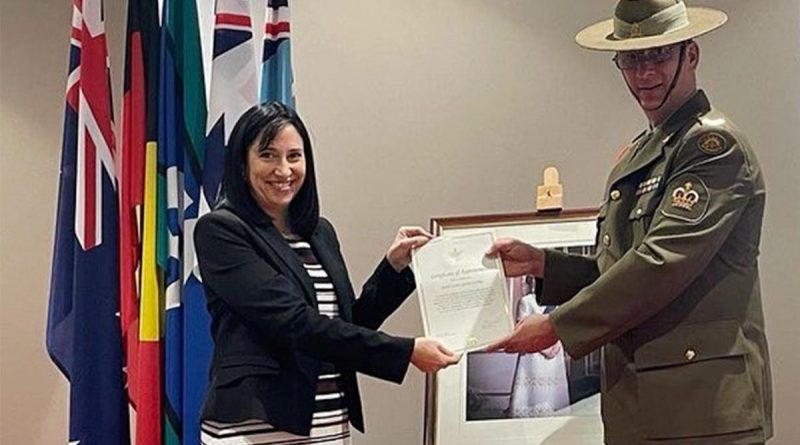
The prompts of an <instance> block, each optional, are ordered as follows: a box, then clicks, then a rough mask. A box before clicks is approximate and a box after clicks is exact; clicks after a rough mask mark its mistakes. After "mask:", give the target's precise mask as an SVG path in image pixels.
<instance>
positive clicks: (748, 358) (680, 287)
mask: <svg viewBox="0 0 800 445" xmlns="http://www.w3.org/2000/svg"><path fill="white" fill-rule="evenodd" d="M605 197H606V199H605V202H604V203H603V205H602V207H601V209H600V213H599V217H598V223H597V228H598V235H597V248H598V252H597V254H596V257H594V258H582V257H578V256H571V255H567V254H563V253H560V252H556V251H547V253H546V260H545V272H544V277H543V280H542V281H541V282H540V283H539V287H540V290H539V293H538V295H539V302H540V304H545V305H560V306H559V307H558V308H557V309H555V310H554V311H553V312H552V313H551V314H550V318H551V320H552V323H553V325H554V327H555V330H556V332H557V334H558V336H559V338H560V339H561V341H562V343H563V345H564V348H565V349H566V350H567V351H568V352H569V354H570V355H571V356H572V357H574V358H578V357H581V356H583V355H585V354H587V353H589V352H590V351H593V350H595V349H597V348H601V347H602V348H603V354H602V380H601V384H602V414H603V422H604V426H605V437H606V443H608V444H614V445H616V444H677V443H679V444H717V443H726V444H727V443H735V444H746V443H747V444H749V443H757V442H762V441H764V440H766V438H768V437H770V436H771V435H772V413H771V411H772V397H771V389H770V388H771V383H770V370H769V355H768V351H767V343H766V337H765V334H764V318H763V314H762V306H761V295H760V289H759V277H758V262H757V258H758V253H759V250H758V246H759V238H760V233H761V223H762V217H763V213H764V199H765V191H764V180H763V178H762V174H761V169H760V167H759V164H758V161H757V159H756V157H755V154H754V153H753V151H752V150H751V148H750V145H749V144H748V142H747V141H746V140H745V138H744V137H743V136H742V134H741V133H740V131H739V130H738V129H737V128H736V127H735V126H734V125H733V124H732V123H731V122H730V121H729V120H728V119H727V118H726V117H725V116H724V115H722V114H721V113H719V112H717V111H715V110H713V109H711V107H710V105H709V102H708V100H707V99H706V96H705V94H704V93H703V92H698V93H697V94H696V95H695V96H694V97H693V98H692V99H690V100H689V101H688V102H687V103H686V104H684V105H683V107H682V108H680V109H679V110H678V111H677V112H676V113H674V114H673V115H672V117H671V118H669V119H668V120H667V121H666V122H665V123H663V124H662V125H660V126H659V127H656V128H654V129H651V130H649V131H647V132H645V133H644V134H643V135H642V136H640V137H638V138H637V139H636V140H635V141H634V142H633V143H632V144H631V146H630V147H629V149H628V150H627V151H626V152H625V154H624V155H623V156H622V157H621V158H620V160H619V162H618V163H617V165H616V166H615V167H614V169H613V170H612V172H611V175H610V177H609V180H608V184H607V186H606V193H605Z"/></svg>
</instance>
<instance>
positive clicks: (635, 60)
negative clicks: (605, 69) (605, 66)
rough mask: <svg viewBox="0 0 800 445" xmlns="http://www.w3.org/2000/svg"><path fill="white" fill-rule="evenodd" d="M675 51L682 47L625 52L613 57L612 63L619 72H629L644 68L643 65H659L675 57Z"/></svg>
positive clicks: (663, 47) (673, 46)
mask: <svg viewBox="0 0 800 445" xmlns="http://www.w3.org/2000/svg"><path fill="white" fill-rule="evenodd" d="M677 49H683V45H682V44H681V45H671V46H662V47H660V48H653V49H647V50H644V51H625V52H621V53H617V55H616V56H614V59H613V60H614V63H615V64H616V65H617V68H619V69H621V70H629V69H633V68H637V67H640V66H644V64H645V63H648V62H650V63H653V64H654V65H660V64H662V63H664V62H666V61H668V60H671V59H672V58H673V57H674V56H675V52H676V50H677Z"/></svg>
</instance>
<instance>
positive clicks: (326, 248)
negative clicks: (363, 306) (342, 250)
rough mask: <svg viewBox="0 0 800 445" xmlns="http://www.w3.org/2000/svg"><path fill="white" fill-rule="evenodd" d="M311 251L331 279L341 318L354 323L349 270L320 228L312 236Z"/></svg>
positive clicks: (353, 296) (352, 295) (353, 297)
mask: <svg viewBox="0 0 800 445" xmlns="http://www.w3.org/2000/svg"><path fill="white" fill-rule="evenodd" d="M310 244H311V249H313V250H314V255H315V256H316V257H317V261H319V263H320V264H321V265H322V267H323V268H324V269H325V272H326V273H327V274H328V277H329V278H330V279H331V283H332V284H333V289H334V291H335V292H336V297H337V299H338V300H339V317H340V318H341V319H342V320H345V321H352V319H353V307H352V305H353V300H354V299H355V295H354V294H353V288H352V287H351V285H350V280H349V278H348V277H347V269H346V268H345V267H344V262H343V261H342V259H341V257H340V255H339V254H338V251H337V250H336V247H335V246H334V245H333V243H331V242H330V241H328V240H327V239H326V237H325V235H323V234H322V233H321V229H320V227H319V226H318V227H317V230H315V231H314V234H313V235H312V236H311V242H310Z"/></svg>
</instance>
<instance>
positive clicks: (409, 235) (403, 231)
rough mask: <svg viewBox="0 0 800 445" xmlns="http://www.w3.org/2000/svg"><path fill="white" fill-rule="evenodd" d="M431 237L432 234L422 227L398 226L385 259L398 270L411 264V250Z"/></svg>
mask: <svg viewBox="0 0 800 445" xmlns="http://www.w3.org/2000/svg"><path fill="white" fill-rule="evenodd" d="M432 238H433V235H431V234H430V233H428V232H427V231H426V230H425V229H423V228H422V227H400V229H399V230H398V231H397V236H396V237H395V238H394V242H392V245H391V246H389V250H388V251H387V252H386V259H387V260H388V261H389V264H391V265H392V268H394V270H395V271H397V272H400V271H401V270H403V269H405V268H406V267H407V266H408V265H409V264H411V251H412V250H414V249H416V248H418V247H422V246H424V245H425V244H427V243H428V241H430V240H431V239H432Z"/></svg>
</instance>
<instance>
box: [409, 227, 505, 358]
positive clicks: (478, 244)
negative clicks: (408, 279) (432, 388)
mask: <svg viewBox="0 0 800 445" xmlns="http://www.w3.org/2000/svg"><path fill="white" fill-rule="evenodd" d="M493 242H494V235H493V234H492V233H491V232H484V233H477V234H470V235H460V236H451V237H448V236H445V237H440V238H436V239H434V240H432V241H430V242H428V244H426V245H425V246H423V247H422V248H420V249H418V250H417V251H415V252H414V254H413V265H414V276H415V279H416V281H417V292H418V295H419V298H420V308H421V310H422V320H423V324H424V327H425V335H427V336H430V337H434V338H437V339H439V340H440V341H441V342H442V343H443V344H444V345H445V346H446V347H447V348H449V349H450V350H453V351H455V352H457V353H458V352H464V351H468V350H474V349H480V348H483V347H485V346H487V345H489V344H490V343H491V342H492V341H494V340H496V339H497V338H501V337H505V336H506V335H508V334H509V333H511V331H512V329H513V322H512V319H511V315H510V312H509V298H508V290H507V287H506V282H505V274H504V273H503V265H502V263H501V261H500V260H499V259H497V258H489V257H487V256H486V251H487V250H488V249H489V247H491V246H492V244H493Z"/></svg>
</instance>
